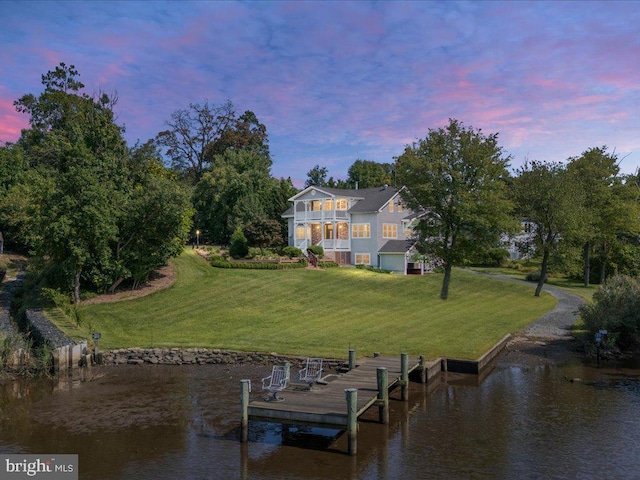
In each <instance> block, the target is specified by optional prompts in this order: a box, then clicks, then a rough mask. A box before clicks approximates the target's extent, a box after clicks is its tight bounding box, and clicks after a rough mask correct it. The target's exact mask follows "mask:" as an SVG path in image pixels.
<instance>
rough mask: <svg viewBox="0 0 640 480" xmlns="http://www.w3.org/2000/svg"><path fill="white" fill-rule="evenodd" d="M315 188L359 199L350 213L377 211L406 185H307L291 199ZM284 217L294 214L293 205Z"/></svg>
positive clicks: (333, 194) (338, 195)
mask: <svg viewBox="0 0 640 480" xmlns="http://www.w3.org/2000/svg"><path fill="white" fill-rule="evenodd" d="M312 189H315V190H317V191H318V192H321V193H325V194H327V195H329V196H330V197H333V198H336V197H348V198H354V199H358V202H356V203H355V204H354V205H353V206H352V207H351V208H350V209H349V213H372V212H377V211H378V210H380V209H381V208H382V207H384V206H385V205H386V204H387V202H388V201H389V200H391V199H392V198H393V197H394V196H395V195H397V194H398V193H399V192H400V191H402V190H403V189H404V187H400V188H398V187H390V186H387V185H384V186H382V187H373V188H360V189H357V190H355V189H346V188H329V187H314V186H312V187H307V188H305V189H304V190H302V191H301V192H299V193H297V194H296V195H294V196H293V197H291V198H290V199H289V201H294V200H296V199H298V198H299V197H300V196H302V195H304V194H305V193H307V192H308V191H309V190H312ZM282 216H283V217H291V216H293V206H291V207H289V208H288V209H287V210H286V211H285V212H284V213H283V214H282Z"/></svg>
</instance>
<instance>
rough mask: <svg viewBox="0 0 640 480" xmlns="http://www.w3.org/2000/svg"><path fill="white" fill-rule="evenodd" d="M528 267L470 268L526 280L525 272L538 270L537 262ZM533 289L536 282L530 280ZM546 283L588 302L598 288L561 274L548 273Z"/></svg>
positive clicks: (538, 264)
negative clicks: (586, 285) (587, 285)
mask: <svg viewBox="0 0 640 480" xmlns="http://www.w3.org/2000/svg"><path fill="white" fill-rule="evenodd" d="M529 263H530V264H529V266H528V267H526V266H525V267H524V268H522V269H520V270H516V269H513V268H504V267H473V269H472V270H475V271H478V272H483V273H488V274H491V275H501V276H503V277H509V278H515V279H518V280H526V277H527V274H528V273H531V272H535V271H536V270H540V263H539V262H529ZM530 283H531V285H532V287H533V288H534V289H535V286H536V283H535V282H530ZM547 285H553V286H554V287H559V288H562V289H563V290H566V291H567V292H569V293H573V294H574V295H577V296H579V297H581V298H582V299H583V300H584V301H585V302H590V301H591V299H592V298H593V294H594V293H596V291H597V290H598V285H591V286H589V287H586V288H585V286H584V283H583V282H582V281H579V280H573V279H570V278H567V277H566V276H561V275H549V276H548V278H547Z"/></svg>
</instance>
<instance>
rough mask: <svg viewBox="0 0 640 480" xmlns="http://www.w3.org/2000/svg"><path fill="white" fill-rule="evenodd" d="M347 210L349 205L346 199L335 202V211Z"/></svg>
mask: <svg viewBox="0 0 640 480" xmlns="http://www.w3.org/2000/svg"><path fill="white" fill-rule="evenodd" d="M347 208H349V204H348V202H347V199H346V198H338V199H337V200H336V210H346V209H347Z"/></svg>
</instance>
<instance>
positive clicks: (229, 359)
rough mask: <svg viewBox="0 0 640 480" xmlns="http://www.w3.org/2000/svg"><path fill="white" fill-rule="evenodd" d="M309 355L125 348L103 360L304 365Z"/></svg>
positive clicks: (331, 361) (331, 364)
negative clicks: (285, 363)
mask: <svg viewBox="0 0 640 480" xmlns="http://www.w3.org/2000/svg"><path fill="white" fill-rule="evenodd" d="M306 359H307V357H298V356H287V355H279V354H277V353H256V352H240V351H236V350H220V349H207V348H125V349H117V350H108V351H104V352H102V362H103V363H104V364H107V365H123V364H130V365H142V364H152V365H157V364H162V365H206V364H236V363H252V364H256V365H267V364H269V365H273V364H279V363H282V362H285V361H287V362H289V363H290V364H291V365H292V366H293V367H303V366H304V363H305V361H306ZM343 364H344V360H338V359H324V360H323V366H326V368H332V367H337V366H339V365H343Z"/></svg>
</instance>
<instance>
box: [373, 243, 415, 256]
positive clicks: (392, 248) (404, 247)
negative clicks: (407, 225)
mask: <svg viewBox="0 0 640 480" xmlns="http://www.w3.org/2000/svg"><path fill="white" fill-rule="evenodd" d="M412 247H413V242H412V241H411V240H388V241H387V243H385V244H384V245H383V246H382V247H380V250H378V253H402V254H404V253H407V252H408V251H409V250H411V248H412Z"/></svg>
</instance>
